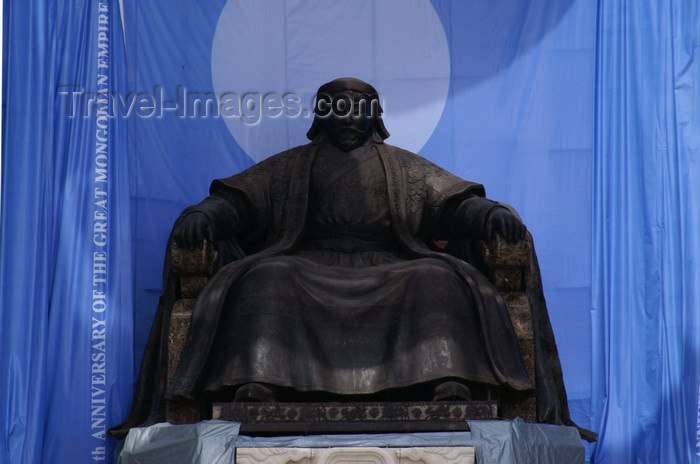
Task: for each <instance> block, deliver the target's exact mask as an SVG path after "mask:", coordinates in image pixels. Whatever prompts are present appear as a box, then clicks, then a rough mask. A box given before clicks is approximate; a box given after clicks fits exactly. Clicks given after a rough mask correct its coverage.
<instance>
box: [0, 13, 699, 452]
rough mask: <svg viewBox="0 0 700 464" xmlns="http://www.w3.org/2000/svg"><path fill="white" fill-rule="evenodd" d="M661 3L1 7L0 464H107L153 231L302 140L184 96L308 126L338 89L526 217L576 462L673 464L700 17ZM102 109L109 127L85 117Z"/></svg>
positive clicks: (686, 406) (682, 434) (691, 397)
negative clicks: (278, 105)
mask: <svg viewBox="0 0 700 464" xmlns="http://www.w3.org/2000/svg"><path fill="white" fill-rule="evenodd" d="M642 3H647V4H645V5H642ZM657 3H659V5H655V4H654V2H633V1H632V0H629V1H627V2H625V1H623V0H618V1H611V2H596V1H595V0H530V1H522V0H492V1H490V2H480V1H476V0H473V1H472V0H470V1H456V0H433V1H432V2H428V1H427V0H411V1H410V2H409V1H388V0H386V1H381V2H363V3H360V2H333V3H330V2H321V1H318V2H317V1H311V0H307V1H301V0H286V1H285V2H278V1H275V2H273V1H271V0H259V1H256V2H252V1H247V0H229V1H225V0H212V1H210V2H207V3H206V4H204V3H203V2H191V1H188V0H169V1H165V0H153V1H149V2H139V1H136V0H124V1H123V6H124V8H123V12H120V11H119V10H118V8H117V3H116V2H112V1H109V0H103V1H101V2H99V1H98V2H94V1H93V2H88V1H73V2H66V1H58V2H49V1H47V0H33V1H30V2H20V1H17V0H15V1H6V2H5V6H4V8H5V11H4V14H5V24H6V26H5V29H4V30H5V41H4V44H5V50H4V52H5V64H4V68H3V73H4V83H5V86H4V88H3V96H4V108H3V111H4V114H3V116H4V117H3V121H4V127H3V140H2V144H3V145H2V147H3V153H2V157H3V158H2V168H3V172H2V211H1V214H2V216H1V222H0V234H1V235H0V239H1V242H0V247H1V255H0V284H1V286H0V318H1V320H0V322H1V325H0V327H1V328H0V330H1V331H2V334H1V336H0V367H1V368H2V374H0V382H1V383H0V385H1V387H0V392H2V400H1V401H0V414H1V417H2V420H1V421H0V431H1V432H2V435H1V436H2V437H3V441H2V447H0V462H3V463H4V462H12V463H19V462H23V463H38V462H52V463H53V462H71V463H72V462H93V461H97V460H99V459H100V458H101V457H103V456H104V457H106V459H107V460H109V459H111V457H110V456H109V454H110V447H111V446H113V443H112V441H111V440H103V439H102V436H101V431H102V430H103V427H104V425H105V424H114V423H116V422H118V421H119V420H120V419H121V418H123V417H124V415H125V413H126V411H127V409H128V406H129V402H130V398H131V395H132V392H133V383H134V381H135V376H136V374H137V371H138V363H139V360H140V357H141V354H142V352H143V348H144V343H145V338H146V335H147V332H148V329H149V328H150V324H151V321H152V317H153V314H154V311H155V307H156V304H157V299H158V295H159V293H160V284H161V269H162V261H163V256H164V244H165V242H166V239H167V235H168V233H169V231H170V228H171V226H172V223H173V221H174V220H175V219H176V218H177V216H178V214H179V212H180V211H181V210H182V209H183V208H184V207H186V206H188V205H190V204H192V203H195V202H197V201H199V200H200V199H201V198H203V197H204V196H205V195H206V193H207V188H208V185H209V182H210V181H211V179H213V178H216V177H222V176H227V175H230V174H233V173H235V172H238V171H240V170H242V169H244V168H246V167H248V166H250V165H252V164H253V163H254V162H255V161H256V160H259V159H260V157H261V156H262V157H265V156H269V155H271V154H273V153H272V151H274V150H276V149H277V148H275V147H278V145H275V144H280V143H281V144H282V148H283V147H285V146H289V145H294V144H298V143H303V134H304V132H305V130H306V128H307V127H308V125H309V124H310V119H309V118H308V117H304V115H303V114H300V115H297V117H295V118H292V117H284V116H283V117H282V118H277V119H276V120H273V119H274V118H268V119H269V120H268V119H264V118H263V119H264V120H262V121H260V123H259V124H258V123H255V124H249V122H250V121H249V122H246V121H245V120H244V119H245V118H243V117H240V118H233V119H232V118H228V119H227V118H224V117H222V116H221V115H219V116H218V117H217V116H215V115H210V116H208V117H204V116H203V115H201V114H198V115H191V114H189V115H188V114H185V115H184V116H183V115H181V114H180V110H182V109H183V105H182V104H181V103H182V102H181V101H180V99H179V98H180V96H181V95H183V94H187V93H188V92H189V93H201V94H206V93H209V94H215V95H220V94H221V93H222V92H223V91H227V92H236V93H237V94H238V95H243V94H245V93H251V94H257V95H263V94H266V93H268V92H274V93H276V94H279V95H282V94H285V93H293V94H295V95H298V96H299V97H300V100H299V104H300V107H305V106H306V105H307V103H308V101H307V99H308V95H307V93H308V89H315V87H317V86H318V85H320V84H321V83H323V82H325V81H327V80H329V79H331V78H333V77H338V76H339V75H355V76H357V77H360V78H364V79H366V80H368V81H370V82H372V83H374V84H375V85H376V86H377V87H378V89H379V91H380V93H384V94H385V95H386V101H385V103H386V104H385V108H386V111H387V112H386V119H387V125H388V129H389V131H390V132H392V133H393V134H394V136H393V137H392V138H390V139H389V142H390V143H395V144H397V145H404V146H407V147H409V148H411V149H413V150H415V151H419V152H420V153H421V154H422V155H423V156H425V157H427V158H429V159H431V160H433V161H435V162H437V163H438V164H441V165H442V166H444V167H446V168H447V169H449V170H451V171H453V172H455V173H457V174H458V175H460V176H462V177H464V178H466V179H469V180H474V181H478V182H482V183H484V184H485V185H486V188H487V194H488V196H489V197H491V198H494V199H497V200H500V201H505V202H507V203H510V204H512V205H514V206H515V207H516V208H517V209H518V211H519V212H520V213H521V215H522V217H523V219H524V221H525V223H526V225H527V226H528V228H529V229H530V230H531V231H532V233H533V236H534V237H535V242H536V246H537V249H538V253H539V257H540V264H541V267H542V271H543V278H544V283H545V294H546V297H547V299H548V303H549V307H550V313H551V317H552V324H553V327H554V331H555V335H556V337H557V339H558V342H559V349H560V354H561V359H562V363H563V369H564V376H565V381H566V384H567V389H568V392H569V398H570V407H571V409H572V413H573V417H574V420H576V421H577V422H578V423H579V424H580V425H582V426H585V427H588V428H593V429H594V430H596V431H597V432H599V433H600V434H601V436H600V441H599V442H598V444H597V445H594V446H589V447H588V454H589V457H590V456H593V457H594V458H595V461H596V462H609V463H615V464H617V463H625V462H630V463H632V462H639V463H655V462H678V463H683V462H694V461H693V459H694V458H695V453H696V451H700V450H696V447H695V433H696V430H697V426H696V420H697V417H698V398H697V396H698V394H697V392H698V375H699V372H698V359H699V358H698V344H699V343H700V336H699V335H700V334H698V321H697V318H698V315H697V313H698V308H700V304H699V303H700V301H698V300H699V296H698V290H697V289H698V288H700V282H699V279H700V277H699V276H700V274H699V273H698V257H699V256H700V254H699V253H700V250H698V237H700V235H698V232H700V231H699V227H698V226H699V225H700V212H699V211H698V208H697V207H695V208H693V205H694V204H693V202H692V199H694V198H698V191H697V190H698V185H700V182H699V181H700V175H698V174H699V173H698V169H699V168H698V162H697V154H698V150H699V147H700V143H698V142H699V141H700V132H699V126H700V123H699V121H698V115H699V114H700V112H699V111H698V95H699V93H698V85H700V84H699V77H698V64H697V62H698V60H697V59H698V51H697V43H698V38H699V37H700V33H699V31H698V27H699V26H698V25H699V24H700V18H698V7H697V6H696V4H695V3H694V2H693V0H678V1H675V2H670V3H669V4H668V5H663V6H662V5H660V4H661V3H665V2H657ZM407 5H408V6H407ZM409 6H410V8H409ZM101 9H102V10H105V9H106V11H100V10H101ZM101 13H102V14H103V15H106V16H102V17H101V16H100V14H101ZM416 18H418V20H419V21H420V23H419V24H418V26H416V23H415V21H416ZM354 30H356V31H359V32H357V33H355V34H353V33H352V32H353V31H354ZM100 33H103V34H104V35H102V36H101V35H100ZM122 34H123V35H122ZM105 76H106V77H105ZM229 79H231V80H229ZM227 85H228V87H227ZM385 89H389V90H386V91H385ZM415 89H419V90H420V91H421V93H420V95H421V96H422V98H415V99H412V98H407V96H408V95H411V93H410V92H411V91H412V90H415ZM105 90H106V91H107V92H108V93H116V95H117V98H116V99H113V98H111V97H110V98H109V99H108V101H109V102H111V106H110V107H109V108H108V112H109V114H110V115H113V116H114V117H109V118H104V117H101V115H100V114H99V113H98V114H95V113H94V111H93V113H91V114H85V113H86V111H87V110H88V109H91V108H92V109H93V110H100V109H102V110H103V111H104V109H105V108H104V105H103V104H101V103H100V99H98V104H97V105H91V104H90V102H89V99H90V98H91V93H92V94H96V93H97V92H99V91H105ZM393 90H396V93H391V91H393ZM81 91H82V92H88V93H87V94H86V93H80V92H81ZM183 92H184V93H183ZM402 92H404V93H403V95H402ZM81 96H82V97H81ZM92 96H93V97H94V96H95V95H92ZM81 98H82V99H83V100H82V101H83V102H85V103H86V104H85V105H80V104H79V103H80V102H81ZM254 102H255V100H254ZM73 103H76V105H73ZM161 103H162V104H163V105H164V106H161V107H160V108H164V109H161V110H160V111H159V110H158V109H157V108H158V106H159V104H161ZM259 104H260V101H258V105H259ZM178 105H179V106H178ZM93 106H96V107H95V108H93ZM173 106H175V107H176V109H172V107H173ZM412 108H418V110H415V111H411V109H412ZM71 110H74V113H73V114H72V116H71ZM102 116H103V115H102ZM105 124H106V126H105ZM236 124H238V126H236ZM268 128H271V129H270V130H271V132H265V131H266V130H268ZM275 131H278V132H275ZM270 134H277V135H276V136H271V135H270ZM421 134H425V136H424V137H423V139H420V137H419V136H420V135H421ZM251 147H253V148H251ZM255 147H268V148H267V150H268V151H269V152H264V151H263V152H262V153H261V152H260V151H255ZM273 148H274V150H273ZM103 155H104V156H103ZM105 163H106V164H105ZM105 199H106V200H107V201H106V202H103V200H105ZM105 237H106V238H108V240H107V241H106V242H105V240H104V239H105ZM102 329H105V330H104V331H103V330H102ZM103 369H104V377H103V372H102V370H103ZM58 431H60V432H58ZM103 447H104V448H103Z"/></svg>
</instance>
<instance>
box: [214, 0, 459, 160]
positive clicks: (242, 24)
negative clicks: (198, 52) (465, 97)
mask: <svg viewBox="0 0 700 464" xmlns="http://www.w3.org/2000/svg"><path fill="white" fill-rule="evenodd" d="M211 66H212V80H213V85H214V91H215V93H216V95H218V96H219V97H220V101H221V102H222V106H221V108H222V109H225V111H222V112H221V114H220V116H221V117H223V119H224V120H225V121H226V125H227V127H228V129H229V131H230V132H231V134H232V135H233V137H234V138H235V139H236V142H237V143H238V144H239V145H240V146H241V147H242V148H243V150H245V152H246V153H247V154H248V156H250V158H252V159H253V160H254V161H255V162H258V161H262V160H263V159H265V158H267V157H269V156H271V155H274V154H275V153H278V152H280V151H283V150H286V149H288V148H291V147H293V146H296V145H302V144H305V143H308V142H309V141H308V140H307V139H306V132H307V131H308V129H309V127H311V122H312V118H313V113H312V109H313V98H314V96H315V94H316V91H317V90H318V87H319V86H321V85H322V84H324V83H325V82H328V81H330V80H333V79H336V78H338V77H356V78H359V79H362V80H364V81H366V82H369V83H370V84H372V85H373V86H374V87H375V88H376V89H377V91H378V92H379V94H380V99H381V102H382V106H383V109H384V114H383V118H384V123H385V125H386V127H387V129H388V130H389V132H390V134H391V138H390V139H389V140H388V141H389V143H391V144H393V145H397V146H400V147H402V148H405V149H407V150H411V151H413V152H418V151H420V149H421V148H422V147H423V145H425V143H426V142H427V141H428V139H429V138H430V136H431V135H432V133H433V131H434V129H435V126H436V125H437V123H438V121H439V120H440V117H441V115H442V111H443V109H444V107H445V102H446V100H447V93H448V90H449V82H450V55H449V49H448V46H447V40H446V38H445V31H444V29H443V27H442V24H441V22H440V18H439V17H438V15H437V13H436V12H435V9H434V8H433V6H432V5H431V4H430V1H429V0H379V1H374V2H357V1H351V0H336V1H333V2H329V1H328V0H286V1H280V0H228V2H227V3H226V5H225V6H224V8H223V10H222V11H221V16H220V17H219V22H218V24H217V26H216V32H215V35H214V42H213V44H212V65H211ZM266 95H267V96H270V101H269V102H268V103H267V104H264V103H263V100H264V97H265V96H266ZM297 101H298V103H295V102H297ZM280 102H283V103H282V104H280ZM285 103H287V105H286V106H287V107H288V108H287V109H284V108H280V106H283V105H284V104H285Z"/></svg>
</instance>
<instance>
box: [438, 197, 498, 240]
mask: <svg viewBox="0 0 700 464" xmlns="http://www.w3.org/2000/svg"><path fill="white" fill-rule="evenodd" d="M496 209H505V210H506V211H507V208H505V207H504V206H502V205H500V204H499V203H497V202H495V201H493V200H489V199H488V198H484V197H480V196H477V195H474V194H470V195H468V196H467V197H466V198H464V197H462V198H459V199H457V201H450V202H448V203H447V205H445V207H444V208H443V211H442V215H441V217H440V227H441V228H442V230H444V231H445V232H447V233H448V234H449V235H450V236H452V237H453V238H465V237H476V238H487V235H488V228H487V225H488V219H489V216H490V215H491V213H492V212H493V211H494V210H496Z"/></svg>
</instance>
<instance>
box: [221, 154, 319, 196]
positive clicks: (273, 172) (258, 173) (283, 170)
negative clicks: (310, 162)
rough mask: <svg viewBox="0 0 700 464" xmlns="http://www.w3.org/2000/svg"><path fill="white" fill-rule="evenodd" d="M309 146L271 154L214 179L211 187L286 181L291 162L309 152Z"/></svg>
mask: <svg viewBox="0 0 700 464" xmlns="http://www.w3.org/2000/svg"><path fill="white" fill-rule="evenodd" d="M311 146H312V144H306V145H300V146H297V147H294V148H290V149H289V150H285V151H283V152H280V153H277V154H276V155H272V156H270V157H269V158H267V159H264V160H262V161H260V162H259V163H257V164H255V165H253V166H251V167H249V168H248V169H246V170H245V171H241V172H239V173H238V174H234V175H232V176H230V177H225V178H222V179H216V180H215V181H214V182H213V183H212V186H211V189H212V191H214V190H217V189H219V188H222V187H223V188H225V187H229V188H235V187H238V186H240V185H251V184H253V185H265V184H267V183H268V182H270V181H272V180H277V181H285V182H286V180H287V179H288V177H289V171H290V169H291V166H292V163H293V162H294V161H295V160H296V159H297V158H298V157H299V156H306V155H308V154H310V152H311Z"/></svg>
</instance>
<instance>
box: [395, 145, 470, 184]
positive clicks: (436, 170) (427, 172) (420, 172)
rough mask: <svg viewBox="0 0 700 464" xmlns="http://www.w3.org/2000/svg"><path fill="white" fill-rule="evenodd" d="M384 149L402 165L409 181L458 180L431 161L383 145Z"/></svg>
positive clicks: (397, 148) (400, 149)
mask: <svg viewBox="0 0 700 464" xmlns="http://www.w3.org/2000/svg"><path fill="white" fill-rule="evenodd" d="M385 146H386V149H387V150H389V151H391V152H392V153H393V155H394V156H395V157H396V159H397V160H398V161H399V162H400V163H401V164H402V165H403V167H404V169H405V170H406V172H407V173H408V176H409V179H416V178H419V177H420V178H425V177H446V178H447V177H449V178H455V179H458V177H457V176H455V175H454V174H452V173H450V172H449V171H447V170H446V169H444V168H442V167H440V166H438V165H437V164H435V163H433V162H432V161H430V160H428V159H426V158H424V157H422V156H420V155H418V154H416V153H413V152H410V151H408V150H404V149H403V148H399V147H396V146H394V145H389V144H385Z"/></svg>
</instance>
